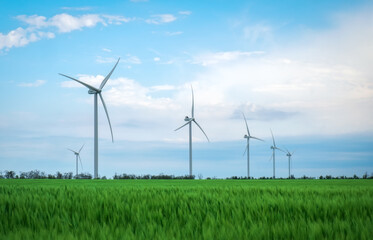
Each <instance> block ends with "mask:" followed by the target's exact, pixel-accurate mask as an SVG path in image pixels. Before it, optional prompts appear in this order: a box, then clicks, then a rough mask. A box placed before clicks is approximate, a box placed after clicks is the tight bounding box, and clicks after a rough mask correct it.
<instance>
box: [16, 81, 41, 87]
mask: <svg viewBox="0 0 373 240" xmlns="http://www.w3.org/2000/svg"><path fill="white" fill-rule="evenodd" d="M45 83H46V81H45V80H36V81H35V82H31V83H20V84H18V86H20V87H40V86H42V85H44V84H45Z"/></svg>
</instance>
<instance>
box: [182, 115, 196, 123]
mask: <svg viewBox="0 0 373 240" xmlns="http://www.w3.org/2000/svg"><path fill="white" fill-rule="evenodd" d="M193 120H194V118H190V117H188V116H185V118H184V121H185V122H190V121H193Z"/></svg>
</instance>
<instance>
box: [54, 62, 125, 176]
mask: <svg viewBox="0 0 373 240" xmlns="http://www.w3.org/2000/svg"><path fill="white" fill-rule="evenodd" d="M119 60H120V58H118V61H117V63H116V64H115V66H114V67H113V69H112V70H111V71H110V73H109V74H108V75H107V76H106V77H105V78H104V80H102V82H101V85H100V87H99V88H95V87H92V86H91V85H88V84H87V83H84V82H82V81H79V80H78V79H75V78H72V77H69V76H67V75H64V74H61V73H60V75H61V76H64V77H67V78H70V79H72V80H74V81H76V82H78V83H80V84H82V85H84V86H86V87H87V88H88V89H89V90H88V93H89V94H94V127H93V128H94V178H98V117H97V116H98V111H97V95H99V96H100V99H101V102H102V105H103V106H104V109H105V113H106V117H107V120H108V122H109V126H110V132H111V141H112V142H114V137H113V130H112V129H111V123H110V118H109V113H108V111H107V109H106V105H105V101H104V99H103V98H102V95H101V91H102V88H103V87H104V86H105V84H106V82H107V81H108V80H109V78H110V76H111V74H112V73H113V72H114V69H115V68H116V67H117V65H118V63H119Z"/></svg>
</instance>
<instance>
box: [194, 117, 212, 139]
mask: <svg viewBox="0 0 373 240" xmlns="http://www.w3.org/2000/svg"><path fill="white" fill-rule="evenodd" d="M193 122H194V123H195V124H196V125H197V126H198V127H199V129H201V131H202V132H203V134H205V137H206V138H207V141H209V142H210V139H209V138H208V137H207V135H206V133H205V131H203V129H202V128H201V126H200V125H199V124H198V123H197V121H196V120H194V119H193Z"/></svg>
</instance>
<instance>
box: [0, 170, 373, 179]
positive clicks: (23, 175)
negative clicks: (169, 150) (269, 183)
mask: <svg viewBox="0 0 373 240" xmlns="http://www.w3.org/2000/svg"><path fill="white" fill-rule="evenodd" d="M1 178H6V179H92V178H93V176H92V174H90V173H80V174H78V175H74V174H73V172H66V173H61V172H59V171H58V172H56V174H46V173H45V172H42V171H39V170H31V171H29V172H19V174H17V173H16V172H15V171H12V170H10V171H8V170H5V171H4V172H1V171H0V179H1ZM99 179H107V178H106V176H103V177H100V178H99ZM113 179H114V180H125V179H195V176H194V175H192V176H190V175H184V176H174V175H167V174H163V173H161V174H158V175H150V174H146V175H135V174H126V173H122V174H117V173H115V175H114V176H113ZM198 179H203V177H202V175H201V174H199V175H198ZM206 179H207V180H210V179H218V178H216V177H212V178H210V177H207V178H206ZM225 179H227V180H247V179H248V178H247V177H238V176H232V177H227V178H225ZM250 179H263V180H264V179H272V177H259V178H253V177H250ZM276 179H289V178H276ZM290 179H316V178H315V177H308V176H306V175H303V176H302V177H300V178H295V177H294V175H291V177H290ZM318 179H373V173H372V174H371V175H370V176H369V175H368V173H367V172H366V173H365V174H363V176H362V177H359V176H357V175H356V174H354V175H353V176H352V177H347V176H336V177H334V176H332V175H325V176H322V175H321V176H320V177H319V178H318Z"/></svg>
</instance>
